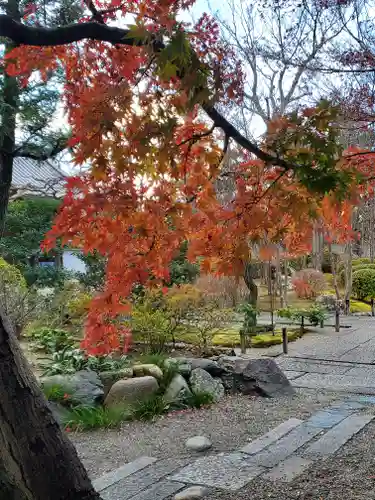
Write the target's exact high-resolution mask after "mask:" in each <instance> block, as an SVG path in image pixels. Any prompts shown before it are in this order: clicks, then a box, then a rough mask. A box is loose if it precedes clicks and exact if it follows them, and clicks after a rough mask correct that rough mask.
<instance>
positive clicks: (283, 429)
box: [241, 418, 302, 455]
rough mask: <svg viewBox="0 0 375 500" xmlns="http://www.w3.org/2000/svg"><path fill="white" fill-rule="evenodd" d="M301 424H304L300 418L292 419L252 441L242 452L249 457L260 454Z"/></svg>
mask: <svg viewBox="0 0 375 500" xmlns="http://www.w3.org/2000/svg"><path fill="white" fill-rule="evenodd" d="M300 424H302V420H299V419H298V418H290V419H289V420H287V421H286V422H283V423H282V424H280V425H278V426H277V427H275V428H274V429H272V430H271V431H269V432H267V433H266V434H264V435H263V436H261V437H260V438H258V439H255V441H252V442H251V443H249V444H247V445H246V446H244V447H243V448H241V452H243V453H248V454H249V455H253V454H255V453H258V452H259V451H261V450H263V449H264V448H266V446H269V445H270V444H272V443H274V442H275V441H277V440H278V439H280V438H281V437H283V436H285V434H287V433H288V432H290V431H291V430H293V429H295V428H296V427H297V426H298V425H300Z"/></svg>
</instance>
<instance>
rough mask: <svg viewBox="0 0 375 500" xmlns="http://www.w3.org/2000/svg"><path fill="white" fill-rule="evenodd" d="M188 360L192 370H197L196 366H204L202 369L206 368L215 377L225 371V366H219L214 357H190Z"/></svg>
mask: <svg viewBox="0 0 375 500" xmlns="http://www.w3.org/2000/svg"><path fill="white" fill-rule="evenodd" d="M186 361H187V362H188V363H190V365H191V368H192V370H195V369H196V368H202V370H205V371H206V372H208V373H209V374H210V375H212V376H213V377H220V375H221V374H222V373H223V371H224V370H223V368H222V367H221V366H219V364H218V363H217V362H216V361H213V360H212V359H207V358H188V359H187V360H186Z"/></svg>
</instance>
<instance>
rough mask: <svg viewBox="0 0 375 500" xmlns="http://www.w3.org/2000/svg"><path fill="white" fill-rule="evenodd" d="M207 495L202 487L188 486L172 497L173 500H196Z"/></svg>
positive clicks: (205, 489) (206, 491) (206, 490)
mask: <svg viewBox="0 0 375 500" xmlns="http://www.w3.org/2000/svg"><path fill="white" fill-rule="evenodd" d="M207 494H208V489H207V488H205V487H204V486H190V487H189V488H185V489H184V490H182V491H180V492H179V493H177V494H176V495H175V496H174V499H173V500H198V499H199V498H203V497H205V496H206V495H207Z"/></svg>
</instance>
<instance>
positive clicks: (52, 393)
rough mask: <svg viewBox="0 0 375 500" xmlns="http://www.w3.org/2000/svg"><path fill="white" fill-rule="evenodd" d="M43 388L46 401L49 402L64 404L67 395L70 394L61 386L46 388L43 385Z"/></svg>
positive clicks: (48, 386) (47, 386)
mask: <svg viewBox="0 0 375 500" xmlns="http://www.w3.org/2000/svg"><path fill="white" fill-rule="evenodd" d="M41 388H42V391H43V394H44V395H45V397H46V399H48V401H55V402H56V403H63V402H64V400H65V399H66V397H65V396H66V394H68V393H69V391H67V389H66V388H64V387H63V386H62V385H61V384H53V385H46V386H45V385H43V384H42V386H41Z"/></svg>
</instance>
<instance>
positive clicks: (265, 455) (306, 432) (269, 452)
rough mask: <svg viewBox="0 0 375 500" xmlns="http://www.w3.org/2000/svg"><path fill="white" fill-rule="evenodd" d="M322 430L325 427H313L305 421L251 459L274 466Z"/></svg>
mask: <svg viewBox="0 0 375 500" xmlns="http://www.w3.org/2000/svg"><path fill="white" fill-rule="evenodd" d="M322 430H323V429H320V428H318V427H312V426H309V425H305V423H303V424H301V425H300V426H298V427H296V428H295V429H294V430H292V431H291V432H290V433H289V434H287V435H286V436H284V437H282V438H281V439H279V440H278V441H276V442H275V443H274V444H271V445H270V446H269V447H268V448H266V449H265V450H262V451H260V452H259V453H257V454H256V455H251V457H249V459H250V460H251V461H252V462H254V464H256V465H262V466H263V467H274V466H275V465H277V464H278V463H279V462H281V461H283V460H285V459H286V458H287V457H289V455H291V454H292V453H293V452H295V451H297V450H298V449H299V448H301V446H303V445H304V444H306V443H308V442H309V441H310V440H311V439H312V438H314V437H315V436H317V435H318V434H319V433H320V432H322Z"/></svg>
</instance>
